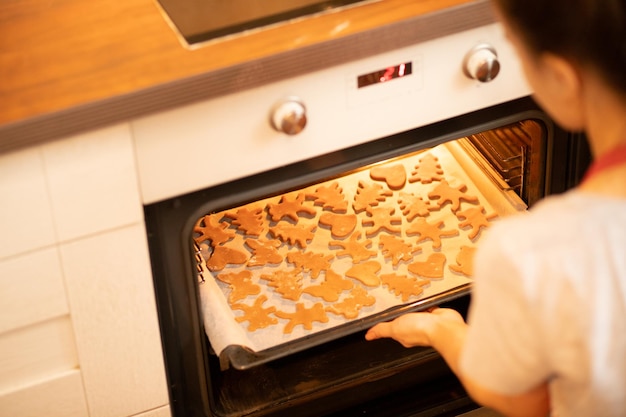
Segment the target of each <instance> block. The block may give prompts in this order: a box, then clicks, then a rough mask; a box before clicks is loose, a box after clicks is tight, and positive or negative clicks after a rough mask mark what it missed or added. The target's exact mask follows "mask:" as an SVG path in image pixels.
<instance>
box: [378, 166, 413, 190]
mask: <svg viewBox="0 0 626 417" xmlns="http://www.w3.org/2000/svg"><path fill="white" fill-rule="evenodd" d="M370 178H371V179H373V180H376V181H385V182H386V183H387V186H388V187H389V188H390V189H392V190H400V189H401V188H402V187H404V184H405V183H406V170H405V169H404V165H402V164H395V165H390V166H387V165H381V166H375V167H373V168H371V169H370Z"/></svg>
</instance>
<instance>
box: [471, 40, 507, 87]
mask: <svg viewBox="0 0 626 417" xmlns="http://www.w3.org/2000/svg"><path fill="white" fill-rule="evenodd" d="M463 72H464V73H465V75H467V76H468V77H469V78H471V79H474V80H478V81H480V82H482V83H487V82H489V81H491V80H493V79H494V78H496V76H497V75H498V73H499V72H500V61H498V54H497V53H496V50H495V49H494V48H493V47H492V46H491V45H488V44H486V43H483V44H480V45H477V46H475V47H474V48H473V49H472V50H471V51H469V52H468V53H467V55H466V56H465V60H464V61H463Z"/></svg>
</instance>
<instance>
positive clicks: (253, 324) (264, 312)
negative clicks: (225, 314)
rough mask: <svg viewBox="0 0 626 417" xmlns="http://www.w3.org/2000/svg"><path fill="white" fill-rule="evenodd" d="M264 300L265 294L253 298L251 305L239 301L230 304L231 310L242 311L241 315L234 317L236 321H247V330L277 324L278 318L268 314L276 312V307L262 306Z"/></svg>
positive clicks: (251, 330) (265, 299)
mask: <svg viewBox="0 0 626 417" xmlns="http://www.w3.org/2000/svg"><path fill="white" fill-rule="evenodd" d="M266 301H267V297H266V296H265V295H260V296H259V297H257V299H256V300H254V304H252V305H251V306H250V305H247V304H241V303H234V304H231V308H232V309H233V310H241V311H243V315H242V316H237V317H235V320H237V322H238V323H242V322H244V321H247V322H248V331H249V332H253V331H255V330H258V329H264V328H266V327H269V326H272V325H274V324H277V323H278V320H277V319H276V318H275V317H272V316H270V314H272V313H274V312H276V307H274V306H270V307H268V308H263V303H265V302H266Z"/></svg>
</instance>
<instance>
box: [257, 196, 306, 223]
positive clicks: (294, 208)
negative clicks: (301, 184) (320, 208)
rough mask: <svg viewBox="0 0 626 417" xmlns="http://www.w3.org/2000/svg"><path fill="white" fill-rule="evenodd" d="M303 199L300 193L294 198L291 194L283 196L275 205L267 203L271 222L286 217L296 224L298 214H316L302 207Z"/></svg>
mask: <svg viewBox="0 0 626 417" xmlns="http://www.w3.org/2000/svg"><path fill="white" fill-rule="evenodd" d="M304 198H305V196H304V194H302V193H300V194H297V195H295V197H294V195H293V194H285V195H283V196H282V197H281V198H280V202H278V203H276V204H274V203H268V204H267V208H268V212H269V214H270V216H271V217H272V221H275V222H277V221H279V220H280V219H282V218H283V217H288V218H290V219H291V220H293V221H294V222H297V221H298V218H299V216H298V214H299V213H306V214H309V215H311V216H313V215H315V214H317V211H316V210H315V209H314V208H312V207H307V206H305V205H304Z"/></svg>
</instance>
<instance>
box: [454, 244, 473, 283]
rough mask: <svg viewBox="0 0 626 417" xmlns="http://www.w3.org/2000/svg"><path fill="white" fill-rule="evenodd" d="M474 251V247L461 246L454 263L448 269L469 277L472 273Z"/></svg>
mask: <svg viewBox="0 0 626 417" xmlns="http://www.w3.org/2000/svg"><path fill="white" fill-rule="evenodd" d="M474 253H476V248H475V247H472V246H461V249H460V250H459V253H458V254H457V255H456V264H452V265H450V270H451V271H453V272H456V273H458V274H462V275H465V276H468V277H471V276H472V275H473V274H474Z"/></svg>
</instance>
